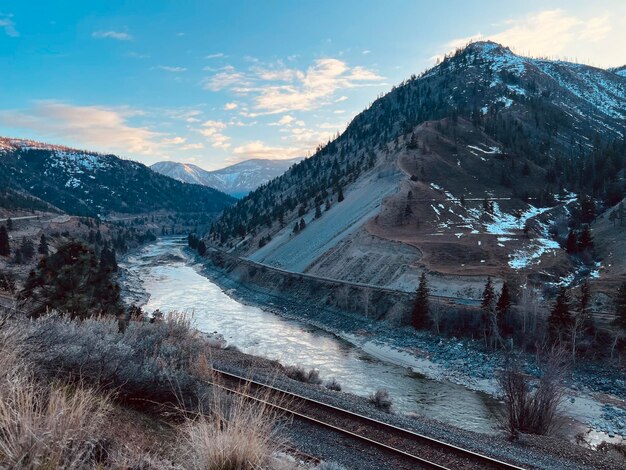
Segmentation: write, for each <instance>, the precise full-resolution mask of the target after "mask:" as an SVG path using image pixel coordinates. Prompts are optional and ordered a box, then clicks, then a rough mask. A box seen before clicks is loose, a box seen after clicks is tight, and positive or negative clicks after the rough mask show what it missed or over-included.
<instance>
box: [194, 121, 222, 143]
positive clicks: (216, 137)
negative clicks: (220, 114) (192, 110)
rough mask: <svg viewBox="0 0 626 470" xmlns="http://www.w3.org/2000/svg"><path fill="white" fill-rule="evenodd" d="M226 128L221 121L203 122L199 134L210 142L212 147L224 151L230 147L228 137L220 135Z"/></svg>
mask: <svg viewBox="0 0 626 470" xmlns="http://www.w3.org/2000/svg"><path fill="white" fill-rule="evenodd" d="M226 127H228V125H227V124H226V123H225V122H222V121H205V122H204V123H202V128H201V129H199V132H200V134H202V135H203V136H205V137H206V138H208V139H209V140H210V141H211V145H212V146H213V147H215V148H219V149H222V150H226V149H228V148H229V147H230V137H228V136H227V135H224V134H223V133H222V131H223V130H224V129H226Z"/></svg>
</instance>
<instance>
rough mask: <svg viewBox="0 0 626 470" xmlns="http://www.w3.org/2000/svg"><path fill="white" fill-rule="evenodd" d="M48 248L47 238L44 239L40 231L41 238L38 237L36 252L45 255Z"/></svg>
mask: <svg viewBox="0 0 626 470" xmlns="http://www.w3.org/2000/svg"><path fill="white" fill-rule="evenodd" d="M49 251H50V250H49V248H48V240H47V239H46V236H45V235H44V234H43V233H42V234H41V238H40V239H39V246H38V247H37V252H38V253H39V254H40V255H44V256H45V255H47V254H48V252H49Z"/></svg>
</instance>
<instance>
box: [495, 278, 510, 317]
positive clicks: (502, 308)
mask: <svg viewBox="0 0 626 470" xmlns="http://www.w3.org/2000/svg"><path fill="white" fill-rule="evenodd" d="M510 308H511V294H510V292H509V285H508V284H507V283H506V282H503V283H502V290H501V291H500V295H499V296H498V303H497V304H496V310H497V311H498V316H499V317H500V318H503V317H504V315H506V314H507V313H508V311H509V309H510Z"/></svg>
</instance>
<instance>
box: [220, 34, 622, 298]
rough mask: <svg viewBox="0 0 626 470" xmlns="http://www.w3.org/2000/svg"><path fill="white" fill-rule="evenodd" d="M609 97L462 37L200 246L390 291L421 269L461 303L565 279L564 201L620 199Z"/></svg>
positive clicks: (598, 80)
mask: <svg viewBox="0 0 626 470" xmlns="http://www.w3.org/2000/svg"><path fill="white" fill-rule="evenodd" d="M625 97H626V78H624V77H621V76H620V75H618V74H615V73H612V72H610V71H607V70H603V69H598V68H594V67H589V66H585V65H580V64H573V63H567V62H560V61H556V62H555V61H548V60H541V59H531V58H525V57H520V56H517V55H515V54H513V53H512V52H511V51H510V50H509V49H507V48H504V47H502V46H500V45H498V44H495V43H491V42H479V43H474V44H471V45H469V46H468V47H466V48H465V49H462V50H459V51H457V52H456V53H455V54H453V55H451V56H450V57H447V58H446V59H445V60H444V61H443V62H441V63H440V64H439V65H437V66H436V67H434V68H432V69H431V70H429V71H427V72H425V73H424V74H422V75H421V76H420V77H411V79H410V80H407V81H406V82H404V83H402V84H400V85H399V86H397V87H394V88H393V89H392V90H391V92H390V93H388V94H387V95H385V96H383V97H382V98H380V99H378V100H376V101H375V102H374V103H373V104H372V106H371V107H370V108H369V109H367V110H365V111H364V112H362V113H361V114H359V115H358V116H356V117H355V118H354V120H353V121H352V122H351V124H350V125H349V126H348V128H347V129H346V131H345V132H344V133H343V134H342V135H341V136H340V137H338V138H337V139H336V140H335V141H333V142H330V143H329V144H328V145H326V146H325V147H323V148H321V149H320V150H319V151H318V152H317V153H316V154H315V155H314V156H313V157H311V158H309V159H307V160H305V161H303V162H301V163H299V164H297V165H296V166H294V167H293V168H291V169H290V170H289V171H288V172H287V173H286V174H285V175H283V176H281V177H279V178H277V179H276V180H274V181H272V182H270V183H269V184H268V185H266V186H264V187H262V188H259V189H258V190H256V191H254V192H253V193H251V194H250V195H249V196H248V197H246V198H244V199H243V200H242V201H239V202H238V203H237V204H236V205H235V206H233V207H232V208H229V209H228V210H226V211H225V213H224V215H223V217H221V219H220V220H219V221H218V223H217V224H215V226H214V230H213V232H212V233H211V234H210V236H209V239H210V240H211V241H212V242H213V243H216V244H218V245H220V246H222V247H224V248H226V249H229V250H231V251H232V252H234V253H238V254H242V255H244V256H249V257H250V258H251V259H253V260H255V261H259V262H262V263H266V264H268V265H272V266H276V267H281V268H283V269H287V270H293V271H299V272H310V273H313V274H318V275H320V276H327V277H336V278H340V279H347V280H354V281H358V282H366V283H374V284H378V285H385V286H390V287H395V288H399V289H403V290H413V289H414V288H415V286H416V283H417V277H418V276H419V273H420V272H422V270H424V269H426V270H428V271H430V272H431V273H432V274H436V276H435V277H434V278H433V284H434V286H435V290H436V291H438V292H440V293H452V294H455V295H462V296H475V295H477V286H480V285H481V284H482V283H483V282H484V276H486V275H494V276H498V277H511V276H516V277H520V278H525V277H529V276H530V278H531V279H534V280H535V281H536V282H538V283H541V284H542V285H543V286H544V287H545V286H550V285H551V286H553V287H557V286H558V285H561V284H563V283H564V282H569V281H571V280H573V279H575V278H577V276H578V274H579V273H578V270H579V268H580V266H579V265H578V264H577V263H576V262H575V260H573V259H571V257H569V256H567V254H566V253H565V251H564V250H563V249H562V247H563V246H564V239H565V238H566V237H567V231H568V218H570V219H571V220H570V222H572V220H573V219H572V217H573V216H571V214H577V213H579V212H580V201H581V200H582V199H580V198H579V196H580V195H589V196H590V197H593V198H594V199H595V204H594V205H595V206H596V211H597V212H602V211H603V210H604V209H605V208H606V207H608V206H610V205H613V204H615V203H616V202H618V201H619V200H621V198H622V197H623V194H624V181H623V171H624V154H625V150H626V149H625V147H624V145H625V143H624V139H623V133H624V129H625V119H624V118H625V117H626V99H625ZM341 199H343V200H342V201H341V202H340V200H341ZM317 207H319V208H320V210H319V211H316V209H317ZM316 212H317V215H318V216H317V217H316ZM301 219H303V220H304V224H305V225H306V228H305V229H304V230H301V231H296V230H294V226H295V223H296V222H297V221H300V220H301ZM574 222H576V223H578V221H574ZM298 224H299V225H300V222H298ZM587 272H588V271H587ZM592 274H593V275H595V276H598V275H600V272H599V271H598V269H597V268H596V271H593V272H592Z"/></svg>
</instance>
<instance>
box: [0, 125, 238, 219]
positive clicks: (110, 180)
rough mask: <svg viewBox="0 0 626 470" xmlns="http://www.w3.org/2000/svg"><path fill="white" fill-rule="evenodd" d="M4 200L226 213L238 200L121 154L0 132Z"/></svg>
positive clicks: (99, 209) (85, 209) (81, 208)
mask: <svg viewBox="0 0 626 470" xmlns="http://www.w3.org/2000/svg"><path fill="white" fill-rule="evenodd" d="M0 186H1V187H2V189H3V194H2V198H0V200H7V201H12V202H11V204H13V205H16V206H18V205H25V207H27V208H32V207H35V206H34V203H33V199H31V198H35V199H34V200H35V201H42V202H43V203H45V204H49V205H50V206H52V208H56V209H58V210H61V211H63V212H67V213H69V214H73V215H89V216H94V215H105V214H108V213H111V212H121V213H141V212H149V211H157V210H167V211H176V212H204V213H216V212H220V211H221V210H222V209H224V208H225V207H226V206H229V205H230V204H232V203H233V202H234V199H233V198H232V197H230V196H228V195H227V194H224V193H222V192H220V191H217V190H215V189H213V188H208V187H205V186H199V185H196V184H185V183H182V182H180V181H177V180H175V179H172V178H168V177H166V176H163V175H161V174H158V173H155V172H154V171H151V170H150V168H148V167H147V166H145V165H142V164H141V163H137V162H134V161H130V160H123V159H121V158H118V157H116V156H115V155H104V154H100V153H96V152H90V151H85V150H77V149H72V148H68V147H63V146H58V145H50V144H45V143H41V142H34V141H30V140H21V139H11V138H3V137H0Z"/></svg>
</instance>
